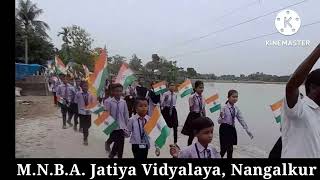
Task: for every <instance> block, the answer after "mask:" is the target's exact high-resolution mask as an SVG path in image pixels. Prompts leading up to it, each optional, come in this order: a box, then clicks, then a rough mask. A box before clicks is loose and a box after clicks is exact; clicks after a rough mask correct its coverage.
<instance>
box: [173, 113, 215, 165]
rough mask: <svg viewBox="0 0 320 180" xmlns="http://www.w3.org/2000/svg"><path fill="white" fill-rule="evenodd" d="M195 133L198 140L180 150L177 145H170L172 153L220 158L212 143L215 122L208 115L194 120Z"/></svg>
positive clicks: (179, 156)
mask: <svg viewBox="0 0 320 180" xmlns="http://www.w3.org/2000/svg"><path fill="white" fill-rule="evenodd" d="M192 127H193V133H194V136H195V137H197V142H195V143H193V144H192V145H189V146H188V147H186V148H184V149H182V150H180V148H179V147H178V146H177V145H170V154H171V156H173V157H174V158H199V159H200V158H201V159H209V158H220V154H219V153H218V151H217V150H216V149H215V148H214V147H212V145H211V144H210V143H211V141H212V138H213V129H214V124H213V122H212V120H211V119H210V118H208V117H204V116H201V117H198V118H197V119H196V120H195V121H192Z"/></svg>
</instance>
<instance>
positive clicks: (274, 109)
mask: <svg viewBox="0 0 320 180" xmlns="http://www.w3.org/2000/svg"><path fill="white" fill-rule="evenodd" d="M282 106H283V99H281V100H280V101H278V102H276V103H274V104H272V105H270V107H271V110H272V112H273V115H274V117H275V119H276V122H277V123H280V122H281V108H282Z"/></svg>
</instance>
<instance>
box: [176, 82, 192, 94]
mask: <svg viewBox="0 0 320 180" xmlns="http://www.w3.org/2000/svg"><path fill="white" fill-rule="evenodd" d="M178 92H179V94H180V97H181V98H183V97H186V96H187V95H189V94H192V92H193V88H192V84H191V81H190V79H187V80H185V81H184V82H183V83H182V84H181V85H180V86H178Z"/></svg>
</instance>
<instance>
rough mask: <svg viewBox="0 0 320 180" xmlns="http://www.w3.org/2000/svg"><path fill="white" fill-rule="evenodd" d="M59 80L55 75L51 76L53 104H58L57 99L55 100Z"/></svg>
mask: <svg viewBox="0 0 320 180" xmlns="http://www.w3.org/2000/svg"><path fill="white" fill-rule="evenodd" d="M60 84H61V83H60V80H59V78H57V77H56V76H52V77H51V85H52V86H51V87H52V94H53V102H54V105H55V106H58V100H57V90H58V86H59V85H60Z"/></svg>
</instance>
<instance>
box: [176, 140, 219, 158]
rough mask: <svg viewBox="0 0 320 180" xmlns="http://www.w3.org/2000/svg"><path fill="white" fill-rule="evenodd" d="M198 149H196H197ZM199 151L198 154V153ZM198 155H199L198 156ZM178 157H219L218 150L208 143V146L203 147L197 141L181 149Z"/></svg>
mask: <svg viewBox="0 0 320 180" xmlns="http://www.w3.org/2000/svg"><path fill="white" fill-rule="evenodd" d="M197 149H198V151H197ZM198 153H199V154H198ZM198 155H199V156H200V157H199V156H198ZM178 158H204V159H207V158H221V156H220V154H219V153H218V151H217V150H216V149H215V148H214V147H212V145H211V144H208V147H207V148H205V147H203V146H202V145H201V144H200V143H199V142H196V143H193V144H191V145H190V146H187V147H185V148H184V149H182V150H181V151H180V153H179V155H178Z"/></svg>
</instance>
